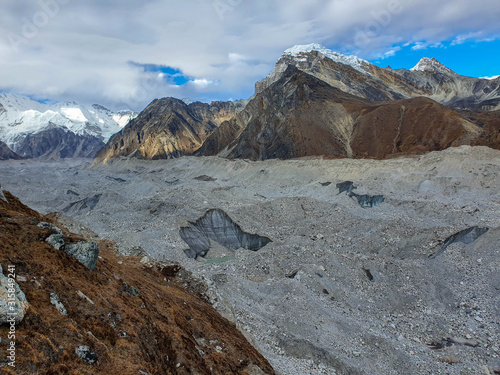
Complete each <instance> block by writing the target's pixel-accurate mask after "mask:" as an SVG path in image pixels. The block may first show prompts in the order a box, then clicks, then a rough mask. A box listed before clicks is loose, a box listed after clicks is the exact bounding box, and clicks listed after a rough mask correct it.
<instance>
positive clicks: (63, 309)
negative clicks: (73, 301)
mask: <svg viewBox="0 0 500 375" xmlns="http://www.w3.org/2000/svg"><path fill="white" fill-rule="evenodd" d="M50 303H51V304H53V305H54V306H55V307H56V309H57V310H58V311H59V312H60V313H61V315H64V316H66V315H68V311H67V310H66V307H64V305H63V303H62V302H61V300H60V299H59V297H58V296H57V294H55V293H50Z"/></svg>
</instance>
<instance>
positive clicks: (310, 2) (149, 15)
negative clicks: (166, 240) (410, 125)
mask: <svg viewBox="0 0 500 375" xmlns="http://www.w3.org/2000/svg"><path fill="white" fill-rule="evenodd" d="M1 7H2V22H1V23H0V57H1V58H0V91H9V92H15V93H18V94H24V95H29V96H30V97H34V98H38V99H40V100H49V101H76V102H80V103H82V104H94V103H98V104H101V105H104V106H105V107H108V108H110V109H115V110H117V109H125V108H128V109H133V110H142V109H143V108H144V107H145V106H146V105H147V104H148V103H150V102H151V101H152V100H153V99H155V98H159V97H166V96H173V97H177V98H189V99H191V100H193V101H194V100H200V101H212V100H232V99H247V98H249V97H250V96H251V95H252V94H253V92H254V85H255V82H256V81H258V80H260V79H262V78H264V77H265V76H266V75H267V74H269V73H270V72H271V71H272V69H273V67H274V65H275V63H276V61H277V60H278V59H279V57H280V55H281V54H282V52H283V51H284V50H285V49H287V48H289V47H292V46H294V45H297V44H309V43H319V44H322V45H324V46H326V47H329V48H331V49H333V50H336V51H337V52H340V53H345V54H354V55H357V56H359V57H361V58H363V59H366V60H369V61H371V62H374V63H376V64H377V65H380V66H382V67H385V66H387V65H390V66H391V67H393V68H411V67H413V66H414V65H415V64H417V62H418V61H419V60H420V58H421V57H435V58H437V59H438V60H440V61H441V62H442V63H443V64H445V65H447V66H448V67H449V68H451V69H453V70H455V71H456V72H457V73H459V74H462V75H469V76H476V77H481V76H494V75H500V64H499V61H500V52H499V51H500V48H499V47H500V22H498V20H500V3H499V2H498V0H440V1H439V5H436V2H435V1H434V0H357V1H356V2H354V1H352V0H307V1H306V0H184V1H179V0H86V1H76V0H37V1H27V0H3V1H2V5H1Z"/></svg>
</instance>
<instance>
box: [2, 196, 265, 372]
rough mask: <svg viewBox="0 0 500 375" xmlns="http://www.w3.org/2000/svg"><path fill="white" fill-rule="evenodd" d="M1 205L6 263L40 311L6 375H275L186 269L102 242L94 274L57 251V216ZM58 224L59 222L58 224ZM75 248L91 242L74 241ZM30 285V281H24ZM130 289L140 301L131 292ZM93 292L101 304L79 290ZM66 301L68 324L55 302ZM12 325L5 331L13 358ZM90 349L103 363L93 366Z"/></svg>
mask: <svg viewBox="0 0 500 375" xmlns="http://www.w3.org/2000/svg"><path fill="white" fill-rule="evenodd" d="M4 193H5V196H6V198H7V199H8V201H9V202H10V203H9V204H7V203H6V202H4V201H3V200H0V243H1V244H2V251H1V252H0V263H1V265H2V266H3V268H4V270H6V268H7V267H8V266H9V265H14V266H15V267H16V273H17V277H18V282H19V285H20V287H21V289H22V290H23V291H24V293H25V295H26V298H27V300H28V302H29V303H30V307H29V309H28V311H27V314H26V316H25V318H24V320H23V321H22V322H21V323H20V324H19V325H18V327H17V331H16V347H17V353H16V354H17V355H16V359H17V362H16V368H15V369H11V368H10V367H9V366H6V364H5V363H4V362H3V361H4V360H5V357H4V358H2V359H0V372H2V373H5V374H30V375H31V374H75V375H77V374H78V375H81V374H107V375H113V374H119V375H128V374H131V375H132V374H133V375H138V374H149V375H153V374H158V375H160V374H161V375H163V374H273V369H272V368H271V366H270V365H269V363H268V362H267V361H266V360H265V359H264V358H263V357H262V356H261V355H260V354H259V353H258V352H257V351H256V350H255V349H254V348H253V347H252V346H251V345H250V344H249V343H248V342H247V340H246V339H245V338H244V336H243V335H242V334H241V333H240V332H239V331H238V330H237V329H236V327H235V326H234V325H233V324H232V323H230V322H229V321H227V320H226V319H224V318H223V317H221V316H220V315H219V314H218V313H217V312H216V311H215V310H214V309H213V308H212V307H211V305H210V304H209V303H208V302H206V301H205V300H204V298H203V297H202V294H201V292H202V291H203V288H202V287H201V286H200V284H197V283H196V282H194V281H193V280H192V279H190V276H189V275H188V274H187V272H186V271H184V270H183V269H181V268H180V267H179V266H177V265H151V266H150V265H145V264H141V263H140V262H139V260H138V258H131V257H130V258H125V257H119V256H117V255H116V253H115V251H114V248H113V244H112V243H110V242H106V241H100V242H99V248H100V258H99V260H98V262H97V266H96V268H95V270H94V271H90V270H89V269H87V268H86V267H85V266H84V265H82V264H80V263H79V262H78V261H76V260H75V259H73V258H72V257H70V256H69V255H67V254H66V253H65V252H63V251H59V250H55V249H53V248H52V247H51V246H49V245H48V244H47V243H46V242H45V241H44V240H45V238H47V237H48V236H49V235H50V234H51V233H53V232H51V231H50V230H48V229H42V228H39V227H38V226H37V224H38V223H39V222H40V221H48V222H50V220H49V219H48V218H47V217H44V216H42V215H40V214H39V213H37V212H35V211H33V210H31V209H29V208H28V207H26V206H24V205H23V204H22V203H21V202H20V201H19V200H17V199H16V198H15V197H13V196H12V195H11V194H9V193H8V192H4ZM55 224H57V223H55ZM61 229H62V230H63V233H64V237H65V240H66V241H67V242H69V243H71V242H75V241H79V240H82V238H80V237H78V236H76V235H74V234H71V233H67V230H65V229H64V228H62V227H61ZM24 280H25V281H24ZM124 283H126V284H128V285H130V286H132V287H133V288H135V289H136V290H137V291H138V292H139V296H135V295H133V294H134V293H132V294H127V293H125V290H126V286H125V284H124ZM79 291H80V292H81V293H84V294H85V295H86V296H87V297H88V298H90V300H91V301H92V302H93V304H92V303H91V302H90V301H88V300H87V299H86V298H85V297H82V296H81V294H80V295H79V293H78V292H79ZM50 293H56V294H57V295H58V297H59V299H60V300H61V302H62V303H63V304H64V306H65V307H66V309H67V312H68V315H67V316H63V315H61V314H60V313H59V311H58V310H57V309H56V308H55V307H54V306H53V305H52V304H51V303H50V298H49V296H50ZM7 330H8V328H7V327H6V326H2V327H0V337H2V342H1V343H0V347H1V349H2V350H1V352H2V353H5V349H6V340H4V338H6V337H7ZM81 345H85V346H89V347H90V349H91V350H92V352H94V353H96V354H97V356H98V361H97V363H96V364H87V363H86V362H84V361H83V360H82V359H80V358H79V357H78V356H77V355H76V354H75V349H76V348H78V347H79V346H81Z"/></svg>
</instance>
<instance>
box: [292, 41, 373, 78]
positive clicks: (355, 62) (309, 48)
mask: <svg viewBox="0 0 500 375" xmlns="http://www.w3.org/2000/svg"><path fill="white" fill-rule="evenodd" d="M311 52H319V53H321V54H322V55H323V56H325V57H327V58H329V59H330V60H333V61H335V62H338V63H341V64H344V65H349V66H351V67H352V68H354V69H356V70H357V71H359V72H361V73H364V74H369V73H368V72H367V71H366V70H365V68H366V67H368V66H370V65H372V64H370V63H369V62H368V61H366V60H363V59H360V58H359V57H356V56H348V55H343V54H341V53H338V52H334V51H332V50H330V49H328V48H326V47H324V46H322V45H321V44H317V43H312V44H304V45H296V46H293V47H292V48H288V49H287V50H286V51H285V52H284V53H283V55H288V56H293V57H297V58H303V57H304V56H303V55H304V54H307V53H311Z"/></svg>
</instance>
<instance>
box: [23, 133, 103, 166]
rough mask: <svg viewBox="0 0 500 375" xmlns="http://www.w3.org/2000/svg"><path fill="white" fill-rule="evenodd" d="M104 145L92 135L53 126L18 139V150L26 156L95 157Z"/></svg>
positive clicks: (46, 157) (49, 157)
mask: <svg viewBox="0 0 500 375" xmlns="http://www.w3.org/2000/svg"><path fill="white" fill-rule="evenodd" d="M103 146H104V143H103V142H102V140H100V139H99V138H97V137H95V136H92V135H88V134H86V135H79V134H75V133H73V132H71V131H69V130H68V129H63V128H61V127H58V126H51V127H49V128H48V129H46V130H43V131H41V132H38V133H34V134H27V135H23V136H20V137H19V138H17V139H16V148H15V150H16V152H17V153H19V154H20V155H21V156H23V157H26V158H45V159H55V158H61V159H64V158H93V157H94V156H95V154H96V153H97V151H99V150H100V149H101V148H102V147H103Z"/></svg>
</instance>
